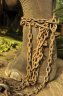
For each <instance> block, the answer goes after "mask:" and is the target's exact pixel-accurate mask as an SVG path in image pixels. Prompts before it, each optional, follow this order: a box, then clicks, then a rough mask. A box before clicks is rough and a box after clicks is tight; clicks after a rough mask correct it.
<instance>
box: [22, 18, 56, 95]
mask: <svg viewBox="0 0 63 96" xmlns="http://www.w3.org/2000/svg"><path fill="white" fill-rule="evenodd" d="M21 25H22V26H28V27H29V32H28V44H27V48H28V51H27V67H26V70H27V75H26V76H25V79H24V80H23V79H22V80H21V83H20V88H21V89H24V88H25V87H26V86H29V85H35V84H36V83H37V81H38V75H39V70H40V63H41V61H42V60H43V57H44V46H47V38H49V34H50V44H49V56H48V61H47V67H46V76H44V81H43V84H40V85H39V86H38V87H37V88H35V90H34V91H32V93H29V94H28V93H26V94H24V93H23V94H22V96H34V95H36V94H37V93H38V92H39V91H40V90H42V89H43V88H44V87H45V86H46V84H47V83H48V82H49V79H50V73H51V70H52V67H51V66H52V63H53V49H54V41H55V31H56V29H57V24H56V18H55V17H53V18H52V20H49V21H47V20H46V19H44V20H43V19H41V20H35V19H26V18H22V20H21ZM33 27H34V28H35V29H36V28H38V29H39V32H38V35H37V46H36V48H35V49H34V50H33V34H32V29H33ZM32 53H33V54H32Z"/></svg>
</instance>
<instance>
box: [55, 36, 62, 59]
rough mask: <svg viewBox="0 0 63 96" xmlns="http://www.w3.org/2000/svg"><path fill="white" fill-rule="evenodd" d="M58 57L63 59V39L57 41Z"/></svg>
mask: <svg viewBox="0 0 63 96" xmlns="http://www.w3.org/2000/svg"><path fill="white" fill-rule="evenodd" d="M56 44H57V54H58V57H60V58H62V59H63V37H59V38H57V39H56Z"/></svg>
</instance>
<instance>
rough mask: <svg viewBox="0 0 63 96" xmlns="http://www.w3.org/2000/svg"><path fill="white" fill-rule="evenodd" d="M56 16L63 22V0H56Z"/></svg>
mask: <svg viewBox="0 0 63 96" xmlns="http://www.w3.org/2000/svg"><path fill="white" fill-rule="evenodd" d="M56 1H57V4H56V9H57V10H56V15H57V16H58V17H59V22H60V23H61V22H63V0H56Z"/></svg>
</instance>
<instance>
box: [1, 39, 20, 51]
mask: <svg viewBox="0 0 63 96" xmlns="http://www.w3.org/2000/svg"><path fill="white" fill-rule="evenodd" d="M21 45H22V42H19V41H17V40H14V39H12V38H7V37H0V52H8V51H9V50H12V49H16V50H17V49H18V48H20V47H21Z"/></svg>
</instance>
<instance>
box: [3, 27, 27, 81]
mask: <svg viewBox="0 0 63 96" xmlns="http://www.w3.org/2000/svg"><path fill="white" fill-rule="evenodd" d="M27 34H28V29H26V28H23V44H22V48H21V50H20V51H21V52H20V54H19V56H18V57H16V58H15V60H13V61H12V62H10V63H9V64H8V66H7V68H6V70H5V74H6V76H8V77H11V78H14V79H16V80H19V81H20V80H21V78H22V76H23V77H24V75H26V65H27V42H28V40H27Z"/></svg>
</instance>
